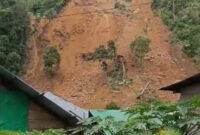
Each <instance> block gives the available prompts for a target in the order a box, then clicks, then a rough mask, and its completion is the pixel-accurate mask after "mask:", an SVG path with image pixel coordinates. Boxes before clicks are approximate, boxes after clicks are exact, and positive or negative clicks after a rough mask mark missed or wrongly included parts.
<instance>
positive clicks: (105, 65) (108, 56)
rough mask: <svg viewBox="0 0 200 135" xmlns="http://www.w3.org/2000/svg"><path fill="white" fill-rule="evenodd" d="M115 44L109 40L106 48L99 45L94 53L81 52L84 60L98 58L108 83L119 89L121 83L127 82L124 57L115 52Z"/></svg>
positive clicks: (128, 81)
mask: <svg viewBox="0 0 200 135" xmlns="http://www.w3.org/2000/svg"><path fill="white" fill-rule="evenodd" d="M116 46H117V45H116V44H115V42H114V41H109V42H108V44H107V48H106V47H105V46H104V45H100V46H99V47H98V48H96V49H95V51H94V53H89V54H83V56H82V57H83V59H84V60H99V61H100V62H101V67H102V69H103V71H105V72H106V75H107V78H108V83H109V85H110V86H111V87H112V88H113V89H115V90H116V89H119V87H120V86H121V85H124V84H129V83H130V80H128V79H127V78H126V67H125V61H124V57H123V56H120V55H118V54H117V47H116Z"/></svg>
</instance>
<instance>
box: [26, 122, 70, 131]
mask: <svg viewBox="0 0 200 135" xmlns="http://www.w3.org/2000/svg"><path fill="white" fill-rule="evenodd" d="M29 123H30V124H29V130H35V129H36V130H45V129H50V128H51V129H60V128H65V127H66V125H64V124H63V123H61V122H60V121H54V120H43V121H41V120H30V121H29Z"/></svg>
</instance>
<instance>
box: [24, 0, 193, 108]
mask: <svg viewBox="0 0 200 135" xmlns="http://www.w3.org/2000/svg"><path fill="white" fill-rule="evenodd" d="M116 2H117V1H116V0H71V1H70V2H69V3H68V4H67V5H66V6H65V7H64V8H63V9H62V10H61V12H60V13H59V15H58V16H57V17H55V18H54V19H52V20H47V19H41V21H40V22H35V21H34V19H33V20H32V30H33V32H32V36H31V37H30V39H29V47H28V56H29V57H28V62H27V68H26V69H27V71H26V74H25V75H24V76H23V78H24V79H25V80H26V81H28V82H29V83H30V84H31V85H33V86H34V87H36V88H38V89H39V90H41V92H42V91H52V92H54V93H55V94H57V95H59V96H61V97H63V98H64V99H66V100H68V101H71V102H73V103H75V104H77V105H79V106H81V107H84V108H88V109H92V108H95V109H102V108H105V106H106V105H107V104H108V103H110V102H112V101H113V102H116V103H117V104H118V105H119V106H121V107H122V108H127V107H129V106H131V105H133V104H134V103H136V102H137V101H138V96H139V98H140V100H146V99H148V98H155V97H156V98H159V99H161V100H163V101H176V100H177V99H178V97H179V95H174V94H172V93H167V92H160V91H159V90H158V89H159V88H160V87H163V86H165V85H168V84H170V83H174V82H176V81H179V80H181V79H183V78H185V77H187V76H188V75H192V74H194V73H196V72H197V69H196V68H195V66H194V64H193V63H192V62H191V60H190V59H189V58H187V57H186V56H185V55H184V54H183V53H182V51H181V49H180V48H179V47H178V45H175V44H171V33H170V31H169V30H168V29H167V27H166V26H165V25H164V24H163V22H162V21H161V19H160V18H159V17H158V16H156V15H154V13H153V11H152V9H151V0H133V1H132V2H128V1H125V0H124V1H123V2H124V3H125V5H126V9H117V8H114V6H115V4H116ZM122 10H124V11H122ZM138 36H147V37H148V38H149V39H150V40H151V42H150V52H149V53H148V54H147V55H146V56H145V60H144V63H143V66H142V67H140V66H137V65H133V61H132V54H131V51H130V43H131V42H132V41H134V40H135V38H136V37H138ZM110 40H113V41H115V42H116V44H117V48H118V54H119V55H120V56H123V59H124V63H125V66H126V72H127V77H128V78H130V79H131V80H132V83H130V84H129V85H128V86H127V85H126V86H122V87H120V90H112V88H111V87H110V86H109V85H108V83H107V82H108V80H107V77H106V74H105V72H104V71H103V70H102V67H101V64H100V62H99V61H84V60H83V59H82V57H81V56H82V54H84V53H90V52H94V50H95V48H97V47H98V46H99V45H100V44H107V42H108V41H110ZM48 45H53V46H55V47H56V48H58V50H59V53H60V56H61V59H60V60H61V61H60V64H59V68H58V71H57V73H56V74H55V75H54V76H53V77H49V76H47V75H46V74H45V72H44V71H43V55H44V52H45V49H46V47H47V46H48ZM144 88H145V90H144ZM143 90H144V93H143V94H142V95H141V92H143Z"/></svg>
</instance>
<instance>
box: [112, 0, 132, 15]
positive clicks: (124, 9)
mask: <svg viewBox="0 0 200 135" xmlns="http://www.w3.org/2000/svg"><path fill="white" fill-rule="evenodd" d="M131 2H132V0H124V1H122V0H116V3H115V6H114V7H115V9H118V10H119V11H120V12H121V13H122V14H124V15H126V16H132V15H133V14H132V11H131V10H130V9H129V7H130V4H131Z"/></svg>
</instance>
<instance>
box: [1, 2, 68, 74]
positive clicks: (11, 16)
mask: <svg viewBox="0 0 200 135" xmlns="http://www.w3.org/2000/svg"><path fill="white" fill-rule="evenodd" d="M66 2H67V0H42V1H41V0H1V1H0V65H2V66H4V67H5V68H7V69H8V70H9V71H11V72H13V73H15V74H17V73H19V72H21V71H23V69H24V62H25V59H26V42H27V39H28V37H29V34H30V32H29V16H30V15H31V14H33V15H35V16H36V19H37V18H41V17H47V18H52V17H55V16H56V15H57V13H58V12H59V10H60V9H61V8H62V7H63V6H64V5H65V4H66Z"/></svg>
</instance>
